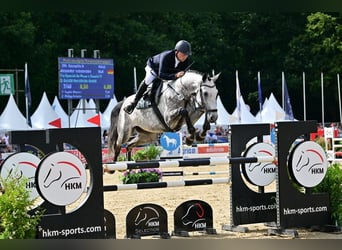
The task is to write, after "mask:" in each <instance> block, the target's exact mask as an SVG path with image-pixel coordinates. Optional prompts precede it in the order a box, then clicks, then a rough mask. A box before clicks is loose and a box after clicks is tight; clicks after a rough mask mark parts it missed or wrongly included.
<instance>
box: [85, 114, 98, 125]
mask: <svg viewBox="0 0 342 250" xmlns="http://www.w3.org/2000/svg"><path fill="white" fill-rule="evenodd" d="M87 121H88V122H90V123H93V124H95V125H97V126H100V124H101V120H100V114H97V115H95V116H92V117H90V118H89V119H88V120H87Z"/></svg>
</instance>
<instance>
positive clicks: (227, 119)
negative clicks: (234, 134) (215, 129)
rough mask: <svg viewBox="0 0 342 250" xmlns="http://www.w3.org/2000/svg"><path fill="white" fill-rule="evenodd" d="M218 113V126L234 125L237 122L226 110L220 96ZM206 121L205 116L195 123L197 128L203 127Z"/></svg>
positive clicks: (218, 98)
mask: <svg viewBox="0 0 342 250" xmlns="http://www.w3.org/2000/svg"><path fill="white" fill-rule="evenodd" d="M217 113H218V117H217V121H216V124H217V125H228V124H231V123H234V122H235V120H236V118H235V117H234V116H232V115H230V114H229V113H228V111H227V110H226V109H225V107H224V106H223V103H222V101H221V97H220V96H218V97H217ZM204 119H205V115H204V114H203V115H202V116H201V118H200V119H199V120H198V121H197V122H196V123H195V126H196V127H198V126H202V125H203V123H204Z"/></svg>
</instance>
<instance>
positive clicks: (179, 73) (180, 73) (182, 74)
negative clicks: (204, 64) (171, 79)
mask: <svg viewBox="0 0 342 250" xmlns="http://www.w3.org/2000/svg"><path fill="white" fill-rule="evenodd" d="M184 74H185V72H184V71H179V72H178V73H177V74H176V77H177V78H179V77H182V76H184Z"/></svg>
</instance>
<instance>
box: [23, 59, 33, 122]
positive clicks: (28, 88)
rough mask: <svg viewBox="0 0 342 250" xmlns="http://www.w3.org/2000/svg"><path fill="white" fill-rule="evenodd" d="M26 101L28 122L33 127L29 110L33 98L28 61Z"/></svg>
mask: <svg viewBox="0 0 342 250" xmlns="http://www.w3.org/2000/svg"><path fill="white" fill-rule="evenodd" d="M25 101H26V122H27V124H28V125H29V126H30V127H32V123H31V116H30V112H29V109H30V107H31V104H32V99H31V89H30V81H29V77H28V70H27V63H25Z"/></svg>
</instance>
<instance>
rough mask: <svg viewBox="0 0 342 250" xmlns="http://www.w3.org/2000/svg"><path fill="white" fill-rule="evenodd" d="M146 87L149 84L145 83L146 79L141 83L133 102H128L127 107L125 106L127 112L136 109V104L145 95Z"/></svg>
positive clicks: (129, 112)
mask: <svg viewBox="0 0 342 250" xmlns="http://www.w3.org/2000/svg"><path fill="white" fill-rule="evenodd" d="M146 89H147V85H146V84H145V81H143V82H142V83H141V84H140V85H139V88H138V90H137V93H136V94H135V97H134V100H133V102H131V103H130V104H128V105H127V106H126V107H124V110H125V111H126V113H128V114H131V113H132V112H133V110H134V109H135V106H137V104H138V102H139V100H140V98H141V97H142V96H143V94H144V93H145V91H146Z"/></svg>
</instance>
